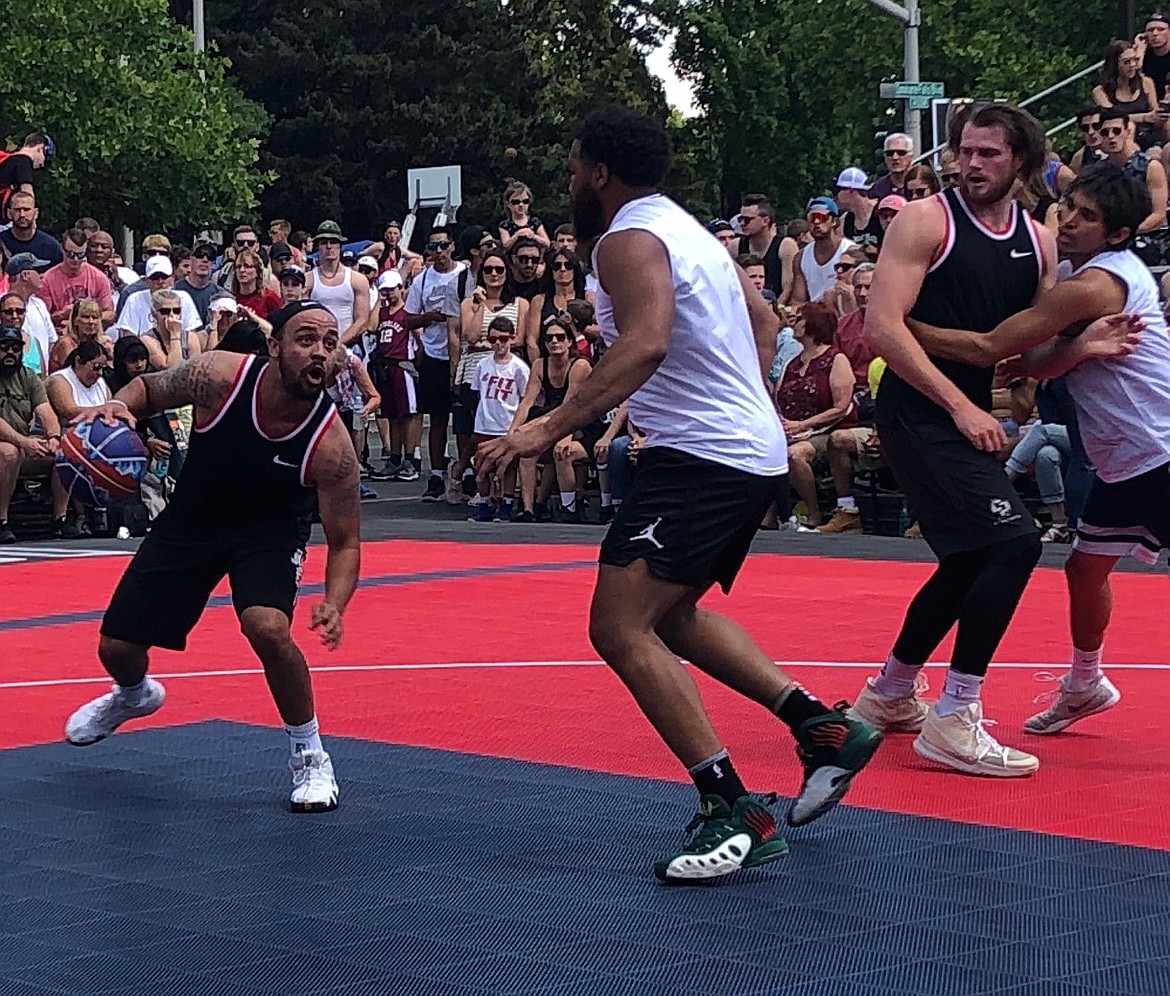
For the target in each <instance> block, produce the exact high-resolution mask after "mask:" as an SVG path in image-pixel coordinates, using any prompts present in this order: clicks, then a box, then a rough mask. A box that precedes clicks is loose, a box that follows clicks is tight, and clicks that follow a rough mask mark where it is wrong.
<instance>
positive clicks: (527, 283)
mask: <svg viewBox="0 0 1170 996" xmlns="http://www.w3.org/2000/svg"><path fill="white" fill-rule="evenodd" d="M507 252H508V268H509V271H510V275H511V277H512V289H513V290H514V291H515V292H516V296H517V297H522V298H524V300H525V301H528V302H530V303H531V302H532V300H533V299H534V298H535V297H536V295H537V294H539V293H540V278H541V277H542V276H543V275H544V272H543V271H544V246H542V245H541V244H540V243H539V242H537V241H536V239H530V238H528V236H526V235H521V236H518V237H517V238H516V239H514V240H513V242H512V245H511V246H509V247H508V250H507ZM522 331H523V330H522Z"/></svg>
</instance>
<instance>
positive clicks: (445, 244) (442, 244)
mask: <svg viewBox="0 0 1170 996" xmlns="http://www.w3.org/2000/svg"><path fill="white" fill-rule="evenodd" d="M450 248H451V240H450V239H439V240H438V241H437V242H428V243H427V249H428V250H429V251H431V252H442V251H443V250H444V249H450Z"/></svg>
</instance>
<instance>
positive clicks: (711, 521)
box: [599, 446, 787, 592]
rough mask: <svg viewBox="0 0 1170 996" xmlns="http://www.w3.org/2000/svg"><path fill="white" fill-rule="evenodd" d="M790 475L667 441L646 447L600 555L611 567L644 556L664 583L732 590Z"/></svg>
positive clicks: (652, 571)
mask: <svg viewBox="0 0 1170 996" xmlns="http://www.w3.org/2000/svg"><path fill="white" fill-rule="evenodd" d="M786 480H787V475H783V474H782V475H779V476H776V477H762V476H760V475H757V474H749V473H747V472H746V471H742V470H736V469H734V468H732V467H726V466H724V465H723V464H718V463H713V462H712V461H710V460H704V459H701V458H700V457H695V456H691V455H690V454H687V453H683V452H681V451H679V450H674V449H670V448H668V447H664V446H654V447H651V448H649V449H646V450H643V451H642V452H641V453H640V454H639V455H638V472H637V474H635V475H634V483H633V487H632V488H631V489H630V493H629V494H628V495H627V496H626V500H625V501H624V502H623V503H622V506H621V508H620V509H619V510H618V512H617V515H616V516H615V517H614V520H613V523H612V524H611V525H610V527H609V532H608V533H607V534H606V536H605V539H604V540H603V541H602V543H601V554H600V557H599V560H600V562H601V563H602V564H607V565H609V566H612V567H626V566H628V565H629V564H631V563H633V562H634V561H635V560H644V561H645V562H646V566H647V567H648V568H649V569H650V573H651V574H653V575H654V576H655V577H658V578H662V579H663V580H664V581H672V582H674V583H676V584H681V585H686V586H687V587H688V588H697V589H700V590H702V589H706V588H709V587H710V586H711V585H712V584H716V583H717V584H719V585H720V587H722V588H723V591H724V592H727V591H730V590H731V585H732V582H733V581H734V580H735V577H736V575H737V574H738V573H739V569H740V567H742V566H743V562H744V560H745V559H746V557H747V554H748V550H749V548H750V547H751V543H752V539H753V537H754V536H755V535H756V530H757V529H758V528H759V525H760V520H761V519H762V518H763V517H764V513H765V512H766V511H767V510H768V506H769V505H771V503H772V502H773V501H775V499H776V495H777V493H778V492H779V488H780V486H781V483H782V482H785V481H786Z"/></svg>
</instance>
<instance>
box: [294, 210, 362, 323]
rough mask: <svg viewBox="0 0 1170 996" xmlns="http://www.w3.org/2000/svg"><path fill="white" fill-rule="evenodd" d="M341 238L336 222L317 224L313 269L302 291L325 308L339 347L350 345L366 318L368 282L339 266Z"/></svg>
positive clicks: (350, 270)
mask: <svg viewBox="0 0 1170 996" xmlns="http://www.w3.org/2000/svg"><path fill="white" fill-rule="evenodd" d="M344 239H345V236H343V235H342V234H341V226H340V225H338V224H337V222H336V221H323V222H321V224H320V226H318V228H317V234H316V235H315V236H314V237H313V244H314V246H315V247H316V249H317V266H316V267H315V268H314V269H312V270H310V271H309V275H308V278H307V284H306V288H305V291H306V296H307V297H308V298H310V299H311V300H313V301H316V302H317V303H318V304H323V305H325V307H326V308H327V309H328V311H329V312H330V313H331V314H332V315H333V317H334V318H336V319H337V328H338V330H339V331H340V332H341V343H342V345H345V346H351V345H353V342H354V340H355V339H357V338H359V337H360V336H361V334H362V330H363V329H365V327H366V322H367V321H368V320H369V317H370V282H369V281H368V280H367V279H366V278H365V277H363V276H362V275H361V274H360V273H358V272H356V271H354V270H352V269H350V268H349V267H348V266H342V265H341V243H342V242H343V241H344Z"/></svg>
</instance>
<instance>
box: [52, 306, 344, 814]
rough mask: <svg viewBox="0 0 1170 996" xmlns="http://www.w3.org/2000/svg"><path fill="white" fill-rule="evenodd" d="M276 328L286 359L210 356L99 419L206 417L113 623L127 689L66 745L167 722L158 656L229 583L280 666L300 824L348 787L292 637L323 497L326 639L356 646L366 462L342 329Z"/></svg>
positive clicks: (330, 320)
mask: <svg viewBox="0 0 1170 996" xmlns="http://www.w3.org/2000/svg"><path fill="white" fill-rule="evenodd" d="M269 320H270V321H271V322H272V327H273V334H272V340H271V344H270V348H271V358H267V359H261V358H259V357H253V356H248V357H241V356H239V355H238V354H235V353H223V352H211V353H207V354H204V355H203V356H200V357H198V358H197V359H194V360H190V361H188V362H186V363H182V364H180V365H179V366H177V367H173V368H171V369H170V370H165V371H162V372H161V373H154V374H147V375H146V376H144V377H138V378H136V379H135V380H133V381H131V382H130V383H129V384H128V385H126V387H124V388H123V389H122V390H120V391H119V392H118V393H117V395H116V396H115V399H114V401H113V402H111V403H110V404H108V405H105V406H103V407H102V408H100V409H96V410H95V413H94V417H101V418H105V419H106V420H107V421H110V422H112V421H113V420H114V419H119V418H120V419H123V420H124V421H126V422H128V423H130V424H131V425H133V424H134V421H135V419H136V418H143V417H145V416H147V415H149V414H151V413H153V412H157V411H161V410H162V409H164V408H181V407H183V406H186V405H194V406H195V431H194V432H193V433H192V437H191V445H190V450H189V451H188V455H187V461H186V466H185V467H184V469H183V473H182V475H180V479H179V481H178V484H177V486H176V490H175V496H174V499H173V500H172V501H171V503H170V504H169V505H168V506H167V508H166V509H165V510H164V511H163V512H162V514H161V515H159V517H158V518H157V519H156V520H155V523H154V526H153V528H152V529H151V532H150V535H149V536H147V538H146V540H145V541H144V542H143V543H142V546H141V547H140V548H139V550H138V553H137V554H136V555H135V557H134V559H133V560H132V561H131V562H130V566H129V567H128V568H127V569H126V573H125V574H124V575H123V576H122V580H121V581H120V582H119V584H118V588H117V590H116V591H115V592H114V597H113V599H112V600H111V602H110V606H109V608H108V609H107V611H106V614H105V618H104V619H103V620H102V627H101V641H100V642H99V644H98V657H99V658H100V659H101V662H102V665H103V666H104V667H105V669H106V670H107V671H108V672H109V673H110V675H111V676H112V677H113V679H114V682H115V685H114V688H113V690H112V691H111V692H110V693H108V694H106V695H103V696H101V697H100V698H97V699H94V700H93V701H92V702H89V703H86V704H85V705H83V706H82V707H81V708H80V709H78V710H77V711H76V712H75V713H74V714H73V715H72V716H71V717H70V718H69V721H68V722H67V723H66V726H65V736H66V739H67V740H69V742H70V743H73V744H75V745H77V746H87V745H89V744H93V743H97V741H99V740H102V739H104V738H105V737H107V736H109V734H111V733H113V732H114V730H116V729H117V728H118V726H119V725H121V724H122V723H123V722H125V721H126V720H128V719H133V718H136V717H140V716H147V715H150V714H151V713H152V712H154V711H155V710H156V709H158V708H159V706H161V705H162V703H163V698H164V695H165V693H164V691H163V687H162V685H160V684H159V683H158V682H157V681H155V680H154V679H152V678H148V677H147V676H146V671H147V666H148V663H149V661H148V652H149V649H150V648H151V647H165V648H167V649H169V650H183V649H184V648H185V646H186V642H187V635H188V634H189V633H190V632H191V630H192V629H193V628H194V627H195V623H196V622H197V621H198V620H199V616H200V615H201V614H202V612H203V609H204V608H205V606H206V605H207V600H208V598H209V597H210V595H211V592H212V590H213V589H214V588H215V586H216V585H217V584H218V583H219V582H220V580H222V578H223V577H224V576H225V575H226V576H227V577H228V579H229V581H230V583H231V591H232V603H233V605H234V607H235V610H236V613H237V615H238V616H239V619H240V629H241V630H242V631H243V634H244V636H246V637H247V639H248V642H249V643H251V645H252V649H253V650H254V651H255V652H256V655H257V657H259V658H260V661H261V663H262V664H263V665H264V674H265V677H266V678H267V680H268V686H269V688H270V689H271V691H272V697H273V699H274V700H275V702H276V707H277V709H278V710H279V712H280V715H281V718H282V719H283V720H284V722H285V728H286V730H287V732H288V735H289V746H290V752H291V758H290V761H289V766H290V767H291V768H292V772H293V791H292V796H291V798H290V803H289V805H290V808H291V809H292V810H293V811H294V812H324V811H327V810H330V809H335V808H336V806H337V782H336V780H335V779H334V776H333V765H332V762H331V761H330V759H329V755H328V754H327V753H326V752H325V750H324V748H323V747H322V746H321V738H320V734H319V733H318V729H317V717H316V716H315V714H314V710H313V689H312V684H311V681H310V678H309V670H308V667H307V666H306V664H305V658H304V655H303V654H302V653H301V651H300V650H299V649H298V647H297V645H296V644H295V643H294V642H293V639H292V635H291V633H290V625H291V619H292V613H293V605H294V603H295V601H296V594H297V586H298V584H299V582H300V572H301V563H302V560H303V557H304V545H305V541H306V540H307V539H308V535H309V525H308V522H309V518H308V516H309V512H310V510H311V505H312V498H313V495H314V492H315V493H316V497H317V501H318V505H319V508H320V514H321V524H322V525H323V526H324V529H325V537H326V541H327V542H328V546H329V552H328V555H327V559H326V562H325V596H324V598H323V599H322V600H321V601H320V602H317V603H316V604H315V605H313V607H312V613H311V628H313V629H315V630H318V631H319V632H320V636H321V642H322V643H323V644H324V645H325V646H326V647H328V648H329V649H330V650H333V649H336V647H337V645H338V643H339V642H340V640H341V635H342V623H341V616H342V613H343V612H344V611H345V607H346V605H347V604H348V603H349V600H350V598H351V596H352V595H353V592H354V588H355V587H356V585H357V577H358V567H359V560H360V548H359V540H360V537H359V526H360V506H359V500H358V469H357V459H356V457H355V455H354V450H353V444H352V443H351V442H350V441H349V435H348V433H347V432H346V431H345V428H344V427H343V426H342V424H341V420H340V419H339V418H338V417H337V409H336V408H335V407H334V406H333V405H332V403H331V402H330V401H329V399H328V398H327V397H326V396H325V395H324V393H323V388H324V385H325V374H326V369H327V364H328V363H329V360H330V357H331V354H332V352H333V350H334V349H336V348H337V342H338V331H337V320H336V319H335V318H334V317H333V316H332V315H331V314H330V313H329V311H328V310H327V309H326V308H325V307H324V306H323V305H320V304H318V303H316V302H315V301H297V302H294V303H292V304H289V305H286V306H285V307H284V308H281V309H280V310H279V311H275V312H273V313H272V314H271V315H270V316H269Z"/></svg>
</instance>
